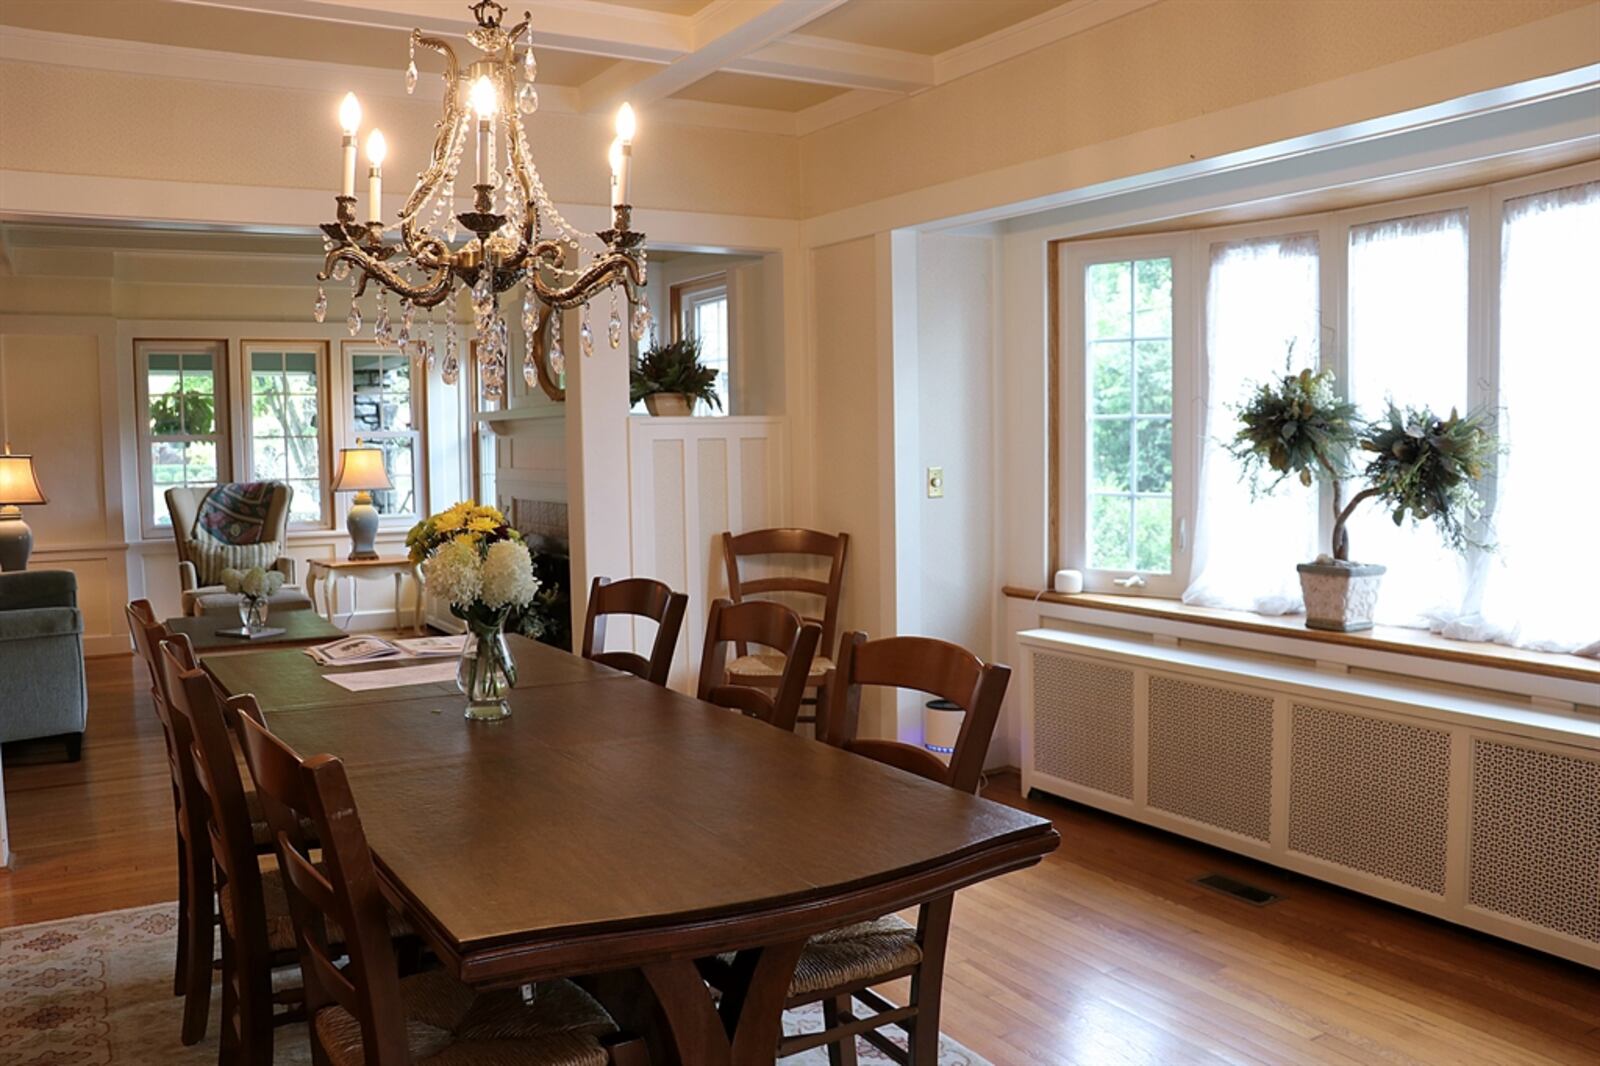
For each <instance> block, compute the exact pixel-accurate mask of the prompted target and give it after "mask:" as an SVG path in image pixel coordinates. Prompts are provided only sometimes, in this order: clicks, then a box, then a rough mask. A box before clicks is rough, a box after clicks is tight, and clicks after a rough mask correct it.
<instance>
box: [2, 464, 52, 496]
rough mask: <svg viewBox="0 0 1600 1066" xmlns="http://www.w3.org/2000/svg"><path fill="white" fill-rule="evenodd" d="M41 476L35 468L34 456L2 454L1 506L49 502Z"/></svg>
mask: <svg viewBox="0 0 1600 1066" xmlns="http://www.w3.org/2000/svg"><path fill="white" fill-rule="evenodd" d="M49 502H50V501H49V500H48V499H46V498H45V494H44V489H42V488H40V487H39V476H38V474H36V473H35V472H34V469H33V456H31V455H12V454H11V453H10V452H9V451H8V452H6V453H5V454H4V455H0V506H13V505H16V504H23V503H49Z"/></svg>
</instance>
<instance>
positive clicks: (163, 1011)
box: [0, 903, 988, 1066]
mask: <svg viewBox="0 0 1600 1066" xmlns="http://www.w3.org/2000/svg"><path fill="white" fill-rule="evenodd" d="M176 915H177V905H176V904H173V903H159V904H156V905H154V906H150V907H136V908H133V909H131V910H125V911H108V912H106V913H104V914H91V915H87V916H85V917H81V918H68V919H66V920H64V921H59V922H44V923H41V924H38V925H22V926H15V927H12V928H10V929H0V1060H3V1061H4V1062H5V1063H6V1066H190V1064H193V1066H211V1064H213V1063H215V1062H216V1061H217V1045H216V1039H217V1038H216V1033H217V1022H216V1013H215V1012H216V1009H217V1005H218V1004H219V1003H220V1001H221V993H220V991H216V992H214V993H213V995H212V997H211V1002H212V1012H213V1013H212V1023H211V1026H210V1028H209V1030H208V1033H207V1039H205V1040H203V1041H201V1042H200V1043H198V1044H196V1045H195V1046H193V1047H187V1048H186V1047H184V1046H183V1045H182V1044H180V1043H179V1042H178V1023H179V1019H180V1017H181V1015H182V1001H181V1000H180V999H178V998H177V997H176V996H174V995H173V994H172V955H173V951H174V941H175V938H176V935H177V933H176V930H177V917H176ZM784 1027H785V1028H786V1029H787V1030H788V1031H789V1032H791V1033H793V1032H803V1031H808V1030H816V1029H820V1028H821V1027H822V1012H821V1009H820V1008H811V1009H809V1010H804V1011H790V1012H789V1013H788V1014H787V1015H785V1017H784ZM888 1031H889V1033H891V1034H892V1035H894V1036H900V1035H902V1034H901V1033H900V1030H898V1029H895V1028H893V1027H890V1029H889V1030H888ZM859 1050H860V1053H861V1061H862V1062H863V1063H883V1062H888V1061H889V1060H888V1059H887V1058H886V1057H885V1056H884V1055H882V1054H881V1053H880V1052H879V1051H878V1050H877V1049H876V1048H873V1047H872V1046H870V1045H868V1044H866V1043H860V1044H859ZM273 1059H274V1062H275V1064H276V1066H309V1063H310V1062H311V1053H310V1049H309V1048H308V1047H307V1045H306V1037H305V1029H304V1027H303V1026H298V1025H291V1026H285V1027H284V1028H282V1029H280V1030H279V1031H278V1042H277V1048H276V1051H275V1054H274V1056H273ZM783 1061H784V1063H785V1064H786V1066H790V1064H792V1066H825V1064H826V1063H827V1061H828V1056H827V1052H826V1050H825V1049H822V1048H816V1049H814V1050H812V1051H809V1052H807V1053H805V1054H803V1055H796V1056H794V1057H793V1058H789V1059H785V1060H783ZM939 1066H988V1063H987V1060H985V1059H983V1058H980V1057H979V1056H978V1055H976V1054H974V1053H973V1052H971V1051H968V1050H967V1049H966V1048H964V1047H962V1046H961V1045H960V1044H957V1043H955V1042H954V1041H953V1040H949V1039H948V1038H947V1039H945V1040H943V1041H942V1042H941V1047H940V1049H939Z"/></svg>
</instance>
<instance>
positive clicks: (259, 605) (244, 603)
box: [239, 596, 267, 632]
mask: <svg viewBox="0 0 1600 1066" xmlns="http://www.w3.org/2000/svg"><path fill="white" fill-rule="evenodd" d="M239 624H240V625H241V626H243V627H244V628H245V629H248V630H250V631H252V632H254V631H255V630H257V629H265V628H266V627H267V598H266V597H265V596H240V597H239Z"/></svg>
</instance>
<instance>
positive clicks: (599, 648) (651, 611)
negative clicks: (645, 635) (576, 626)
mask: <svg viewBox="0 0 1600 1066" xmlns="http://www.w3.org/2000/svg"><path fill="white" fill-rule="evenodd" d="M688 606H689V597H688V596H685V595H684V594H683V593H681V592H673V591H672V589H671V587H670V586H668V585H665V584H663V583H662V582H660V581H653V580H651V579H650V578H646V577H631V578H627V579H625V580H622V581H612V580H611V579H610V578H606V577H597V578H595V579H594V581H593V582H592V583H591V584H590V586H589V611H588V616H587V617H586V618H585V619H584V625H583V657H584V658H585V659H592V660H594V661H595V662H597V663H604V664H605V665H607V666H613V667H616V668H617V669H618V670H626V671H628V673H630V674H634V675H636V676H638V677H642V678H644V679H645V680H646V681H649V682H651V683H652V684H656V685H662V686H665V685H666V683H667V678H668V676H669V675H670V674H671V673H672V656H673V654H674V653H675V652H676V651H677V650H678V632H679V630H681V629H682V628H683V612H684V610H685V609H686V608H687V607H688ZM619 614H621V615H637V616H639V617H641V618H648V619H650V620H651V621H653V622H655V623H656V639H655V643H654V644H653V645H652V646H651V649H650V657H649V658H645V657H644V656H643V655H639V654H636V653H634V652H631V651H606V650H605V647H606V617H607V616H608V615H619Z"/></svg>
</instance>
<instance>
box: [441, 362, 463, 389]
mask: <svg viewBox="0 0 1600 1066" xmlns="http://www.w3.org/2000/svg"><path fill="white" fill-rule="evenodd" d="M439 378H440V380H442V381H443V382H444V383H445V384H446V385H454V384H455V383H456V382H457V381H459V380H461V362H460V360H458V359H457V358H456V357H455V356H453V355H447V356H445V357H444V366H443V367H442V368H441V369H440V371H439Z"/></svg>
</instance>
